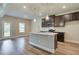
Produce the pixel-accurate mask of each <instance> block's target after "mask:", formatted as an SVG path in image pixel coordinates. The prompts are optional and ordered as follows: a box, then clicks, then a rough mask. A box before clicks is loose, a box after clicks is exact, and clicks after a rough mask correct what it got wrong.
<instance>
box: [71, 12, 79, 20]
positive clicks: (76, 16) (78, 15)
mask: <svg viewBox="0 0 79 59" xmlns="http://www.w3.org/2000/svg"><path fill="white" fill-rule="evenodd" d="M75 20H79V12H75V13H72V21H75Z"/></svg>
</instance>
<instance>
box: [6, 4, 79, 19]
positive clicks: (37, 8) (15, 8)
mask: <svg viewBox="0 0 79 59" xmlns="http://www.w3.org/2000/svg"><path fill="white" fill-rule="evenodd" d="M24 6H25V7H26V8H24ZM62 6H65V7H66V8H62ZM6 10H7V11H6V13H5V14H6V15H10V16H16V17H21V18H28V19H34V18H41V17H45V16H46V15H50V14H52V15H53V14H55V15H58V14H62V13H66V12H71V11H75V10H79V3H25V4H24V3H10V4H7V8H6Z"/></svg>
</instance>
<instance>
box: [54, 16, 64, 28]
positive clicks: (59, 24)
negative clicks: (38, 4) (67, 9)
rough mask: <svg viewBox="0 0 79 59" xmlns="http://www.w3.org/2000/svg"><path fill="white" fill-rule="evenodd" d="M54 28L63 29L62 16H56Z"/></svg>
mask: <svg viewBox="0 0 79 59" xmlns="http://www.w3.org/2000/svg"><path fill="white" fill-rule="evenodd" d="M54 24H55V25H54V26H55V27H64V26H65V20H64V18H63V15H62V16H56V17H55V23H54Z"/></svg>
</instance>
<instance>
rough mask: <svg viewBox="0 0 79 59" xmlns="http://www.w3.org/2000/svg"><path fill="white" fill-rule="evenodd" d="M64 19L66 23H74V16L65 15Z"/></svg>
mask: <svg viewBox="0 0 79 59" xmlns="http://www.w3.org/2000/svg"><path fill="white" fill-rule="evenodd" d="M63 18H64V20H65V21H66V22H68V21H72V14H65V15H63Z"/></svg>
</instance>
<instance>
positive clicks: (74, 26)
mask: <svg viewBox="0 0 79 59" xmlns="http://www.w3.org/2000/svg"><path fill="white" fill-rule="evenodd" d="M51 28H52V29H55V30H56V31H59V32H65V41H68V42H73V43H79V21H71V22H66V24H65V27H47V28H42V27H41V19H37V21H36V22H34V21H32V31H33V32H40V31H42V30H43V31H48V30H49V29H51Z"/></svg>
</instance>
